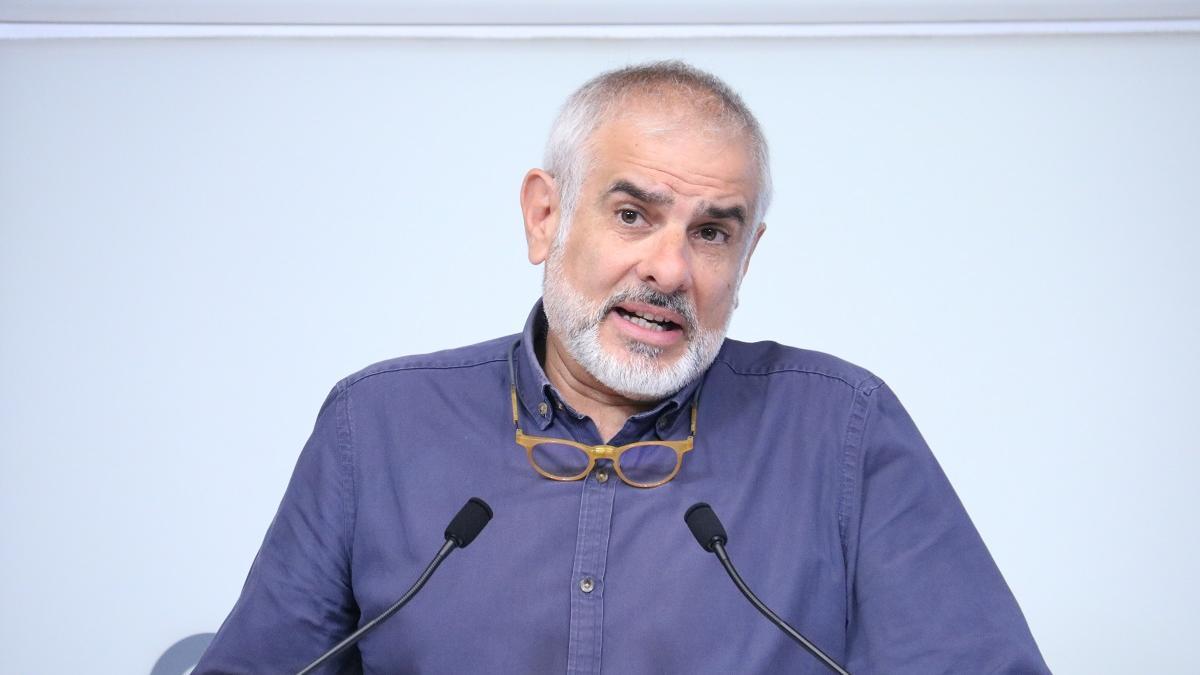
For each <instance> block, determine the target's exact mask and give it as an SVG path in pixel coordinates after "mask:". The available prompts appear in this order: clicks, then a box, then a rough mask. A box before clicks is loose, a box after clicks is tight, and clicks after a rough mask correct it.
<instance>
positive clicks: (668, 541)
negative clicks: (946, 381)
mask: <svg viewBox="0 0 1200 675" xmlns="http://www.w3.org/2000/svg"><path fill="white" fill-rule="evenodd" d="M544 331H545V319H544V317H543V315H542V313H541V304H540V303H539V304H538V305H537V306H535V308H534V311H533V312H532V313H531V315H530V318H529V321H528V322H527V325H526V327H525V331H524V332H523V333H522V334H521V335H515V336H509V337H505V338H500V339H497V340H492V341H490V342H484V343H481V344H477V345H472V346H470V347H464V348H461V349H454V350H449V351H444V352H438V353H435V354H428V355H423V356H410V357H404V358H400V359H395V360H392V361H386V362H383V363H380V364H376V365H374V366H371V367H369V368H367V369H365V370H363V371H361V372H359V373H357V374H355V375H352V376H350V377H348V378H346V379H345V380H342V381H341V382H339V383H338V384H337V386H335V387H334V389H333V391H332V392H331V393H330V394H329V397H328V399H326V401H325V404H324V406H323V407H322V408H321V412H320V414H319V415H318V417H317V422H316V428H315V429H314V430H313V434H312V437H311V438H310V439H309V441H308V443H307V445H306V446H305V447H304V450H303V452H302V453H301V455H300V459H299V461H298V463H297V465H296V469H295V473H294V474H293V476H292V479H291V483H290V484H289V486H288V489H287V492H286V493H285V495H284V497H283V502H282V504H280V507H279V512H278V514H277V515H276V517H275V519H274V521H273V522H272V523H271V526H270V529H269V530H268V531H267V534H266V538H265V540H264V541H263V545H262V549H261V550H260V551H259V553H258V556H257V558H255V560H254V564H253V566H252V567H251V569H250V574H249V576H248V578H247V579H246V584H245V587H244V588H243V590H242V595H241V597H240V598H239V600H238V602H237V604H236V605H235V606H234V608H233V611H232V612H231V613H230V615H229V618H228V619H226V621H225V623H224V624H223V625H222V626H221V629H220V631H219V632H218V634H217V636H216V638H215V639H214V640H213V642H212V644H211V646H210V647H209V650H208V651H207V652H206V654H205V656H204V658H203V659H202V660H201V662H200V664H199V665H198V666H197V667H196V669H195V670H194V671H193V672H194V673H195V674H196V675H200V674H201V673H294V672H295V671H297V670H299V669H300V668H301V667H303V666H304V665H306V664H307V663H308V662H310V661H311V660H313V659H314V658H316V657H317V656H318V655H319V654H321V653H322V652H324V651H325V650H326V649H328V648H329V647H331V646H332V645H334V644H335V643H337V642H338V641H339V640H340V639H341V638H342V637H344V636H346V635H347V634H349V633H350V632H351V631H353V630H354V628H355V627H356V626H358V625H360V624H362V623H365V622H366V621H369V620H370V619H372V618H374V617H375V616H377V615H378V614H379V613H381V612H382V611H383V610H384V609H386V608H387V607H388V606H389V605H391V604H392V603H393V602H394V601H395V600H396V599H398V598H399V597H400V595H402V594H403V593H404V591H405V590H406V589H407V588H408V587H409V585H410V584H411V583H412V582H413V581H414V580H415V579H416V577H417V576H418V574H419V573H420V572H421V570H422V569H423V568H424V567H425V565H426V564H427V563H428V562H429V560H430V559H431V558H432V556H433V554H434V553H435V552H436V551H437V549H438V548H439V546H440V545H441V544H442V541H443V538H442V531H443V529H444V528H445V526H446V523H447V522H449V520H450V518H451V517H452V516H453V515H454V513H455V512H456V511H457V510H458V509H459V507H461V506H462V504H463V502H465V501H466V499H467V498H468V497H471V496H478V497H482V498H483V499H484V500H486V501H487V502H488V503H489V504H491V506H492V508H493V509H494V511H495V514H496V515H495V518H494V519H493V520H492V522H491V524H489V525H488V527H487V528H486V529H485V530H484V531H483V533H482V534H480V536H479V538H478V539H477V540H476V541H475V542H474V543H473V544H471V546H470V548H468V549H465V550H463V551H459V552H456V553H454V554H453V555H452V556H451V557H450V558H449V559H448V560H447V561H446V562H445V563H444V564H443V565H442V567H441V568H440V569H439V570H438V572H437V574H436V575H434V577H433V579H432V580H431V581H430V582H429V585H428V586H426V587H425V589H424V590H423V591H422V592H421V593H420V594H419V595H417V597H416V598H415V599H414V600H413V601H412V602H411V603H410V604H409V605H408V606H407V607H405V608H404V609H403V610H401V611H400V613H399V614H397V615H395V616H394V617H392V618H391V619H390V620H389V621H388V622H387V623H386V624H384V625H383V626H382V627H380V628H379V629H378V630H376V631H375V632H374V633H373V634H371V635H370V636H368V637H367V638H366V639H364V640H363V641H362V642H360V643H359V645H358V647H357V648H356V649H352V650H350V651H349V652H347V653H346V655H344V657H343V658H342V659H341V660H340V663H339V664H338V665H337V666H331V667H328V668H327V669H326V670H325V671H323V672H331V673H332V672H359V671H360V670H361V671H364V672H370V673H522V674H525V673H562V672H564V671H565V672H569V673H601V672H603V673H722V674H726V673H782V672H789V673H821V672H826V671H825V669H824V667H823V666H822V665H820V664H819V663H818V662H817V661H816V660H815V659H814V658H813V657H812V656H810V655H809V654H808V653H807V652H805V651H804V650H802V649H801V648H800V647H799V646H798V645H796V644H795V643H793V642H792V641H791V640H790V639H788V637H787V636H785V635H784V634H783V633H782V632H780V631H779V630H778V629H776V628H775V627H774V626H772V625H771V624H770V623H768V622H767V621H766V620H765V619H764V618H763V617H762V616H761V615H759V614H758V613H757V611H756V610H755V609H754V608H753V607H752V606H751V605H750V604H749V603H748V602H746V600H745V599H744V598H743V597H742V596H741V595H740V594H739V593H738V591H737V589H736V588H735V587H734V585H733V584H732V583H731V582H730V580H729V578H728V577H727V576H726V575H725V572H724V570H723V569H722V568H721V565H720V563H719V562H718V561H717V560H716V558H715V557H714V556H713V555H711V554H709V553H705V552H704V551H703V550H701V549H700V547H699V546H697V544H696V542H695V540H694V539H693V538H692V535H691V533H690V532H689V531H688V528H687V526H686V525H685V524H684V522H683V514H684V511H685V510H686V509H687V508H688V507H689V506H690V505H692V504H693V503H695V502H697V501H706V502H708V503H710V504H712V506H713V508H714V509H715V511H716V513H717V514H718V515H719V516H720V517H721V519H722V520H723V521H724V523H725V527H726V529H727V530H728V532H729V538H730V539H729V544H728V546H727V550H728V551H729V555H730V557H731V558H732V559H733V561H734V564H736V565H737V566H738V569H739V571H740V572H741V574H742V576H743V577H744V578H745V579H746V580H747V582H748V583H749V584H750V586H751V588H753V589H754V590H755V591H756V592H757V594H758V595H759V596H760V597H761V598H762V599H763V601H764V602H766V603H767V604H768V605H769V606H770V607H771V608H772V609H774V610H775V612H776V613H778V614H779V615H780V616H782V617H783V618H784V619H785V620H786V621H788V622H789V623H791V624H792V625H793V626H795V627H796V628H797V629H798V630H799V631H800V632H801V633H803V634H804V635H805V636H806V637H808V638H809V639H810V640H812V641H813V642H815V643H816V644H817V645H818V646H820V647H821V648H822V649H823V650H824V651H826V652H827V653H828V654H829V655H830V656H832V657H833V658H834V659H836V660H837V661H839V662H840V663H842V664H843V665H844V666H846V668H847V669H848V670H850V671H851V672H854V673H920V674H922V675H928V674H930V673H984V672H987V673H1045V672H1048V670H1047V668H1046V665H1045V663H1044V662H1043V660H1042V657H1041V655H1040V654H1039V652H1038V648H1037V645H1036V644H1035V643H1034V640H1033V637H1032V636H1031V635H1030V632H1029V628H1028V627H1027V626H1026V624H1025V620H1024V618H1023V617H1022V615H1021V610H1020V609H1019V608H1018V606H1017V603H1016V601H1015V600H1014V599H1013V596H1012V594H1011V592H1010V591H1009V589H1008V587H1007V585H1006V584H1005V583H1004V579H1003V578H1002V577H1001V576H1000V572H999V571H998V570H997V569H996V565H995V563H993V562H992V559H991V556H990V555H989V554H988V552H987V549H986V548H985V547H984V544H983V541H982V540H981V539H980V537H979V534H978V533H977V532H976V531H975V528H974V527H973V526H972V524H971V521H970V519H969V518H968V517H967V514H966V512H965V511H964V510H963V507H962V505H961V503H960V502H959V500H958V498H957V496H956V495H955V494H954V490H953V489H952V488H951V486H950V484H949V482H947V480H946V477H945V475H944V474H943V473H942V470H941V468H940V467H939V466H938V464H937V462H936V461H935V460H934V458H933V455H932V454H931V453H930V451H929V448H928V447H927V446H926V445H925V442H924V441H923V440H922V439H921V436H920V434H919V432H918V431H917V428H916V427H915V426H914V425H913V422H912V420H911V419H909V417H908V415H907V414H906V413H905V411H904V409H903V408H902V407H901V406H900V403H899V401H897V400H896V397H895V396H894V395H893V394H892V392H891V390H890V389H888V387H887V385H885V384H884V383H883V382H882V381H881V380H879V378H877V377H875V376H874V375H872V374H871V373H869V372H867V371H865V370H863V369H861V368H858V367H856V366H853V365H851V364H849V363H846V362H845V361H841V360H838V359H836V358H834V357H831V356H828V355H825V354H820V353H817V352H811V351H805V350H800V349H794V348H791V347H785V346H782V345H779V344H776V343H773V342H759V343H753V344H748V343H743V342H737V341H734V340H726V342H725V344H724V346H723V347H722V349H721V352H720V354H719V355H718V356H717V358H716V361H715V362H714V363H713V365H712V366H711V367H710V368H709V369H708V371H707V372H706V373H705V375H704V376H703V377H702V378H701V380H700V382H697V383H693V384H692V385H690V386H689V387H687V388H685V389H684V390H683V391H681V392H679V393H678V394H676V395H675V396H673V397H671V398H670V399H667V400H665V401H662V402H661V403H660V404H659V405H657V406H656V407H654V409H652V410H649V411H647V412H644V413H640V414H638V415H635V416H633V417H631V418H629V420H628V421H627V422H626V423H625V426H624V427H623V428H622V429H621V431H620V432H619V433H618V434H617V436H616V437H615V438H613V439H611V442H612V443H613V444H623V443H629V442H633V441H636V440H651V439H682V438H686V436H687V431H688V421H689V420H688V417H689V415H688V410H689V407H688V406H689V405H690V402H691V397H692V394H693V393H695V387H696V386H698V385H701V386H702V389H701V391H700V394H701V395H700V397H699V411H698V421H697V427H696V440H695V449H694V450H693V451H692V452H690V453H687V454H686V455H685V456H684V463H683V468H682V469H681V470H680V472H679V475H678V476H677V477H676V478H675V479H674V480H673V481H671V482H670V483H668V484H666V485H664V486H662V487H658V488H652V489H637V488H633V487H630V486H628V485H625V484H624V483H622V482H621V481H620V480H619V479H617V478H616V477H615V476H613V477H612V478H611V479H609V480H599V479H598V470H599V467H598V469H597V471H594V472H593V473H592V474H591V475H590V476H589V477H588V478H587V479H586V480H583V481H577V482H570V483H563V482H556V481H550V480H547V479H545V478H542V477H541V476H539V475H537V474H536V473H535V472H534V470H533V468H532V467H531V466H530V465H529V462H528V460H527V459H526V456H525V452H524V450H523V449H521V448H520V447H519V446H517V444H516V443H515V442H514V440H513V426H512V413H511V408H510V403H509V401H510V397H509V370H508V358H509V354H510V352H511V353H512V354H513V358H514V359H515V363H514V366H515V369H516V375H517V392H518V399H519V401H520V415H521V427H522V429H523V430H524V431H525V432H526V433H530V434H537V435H542V436H554V437H561V438H573V439H575V440H577V441H581V442H584V443H589V444H598V443H601V442H603V441H602V439H600V438H599V437H598V435H597V431H596V428H595V426H594V425H593V424H592V423H591V421H590V420H589V419H588V418H586V417H582V416H580V415H578V414H576V413H575V412H574V411H572V410H571V408H570V407H569V406H567V405H566V404H565V403H563V402H562V401H561V399H560V397H559V396H558V395H557V394H556V392H555V391H554V388H553V387H552V386H551V385H550V383H549V382H548V380H547V379H546V375H545V373H544V372H543V371H542V368H541V366H540V365H539V364H538V360H537V358H536V356H535V349H536V347H535V346H534V345H535V344H540V342H541V341H542V339H543V335H544ZM514 347H515V348H514ZM585 580H586V582H585Z"/></svg>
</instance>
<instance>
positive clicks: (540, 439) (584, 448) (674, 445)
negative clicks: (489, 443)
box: [508, 345, 700, 488]
mask: <svg viewBox="0 0 1200 675" xmlns="http://www.w3.org/2000/svg"><path fill="white" fill-rule="evenodd" d="M513 346H514V348H515V347H516V345H513ZM508 371H509V377H510V382H511V384H510V385H509V394H510V397H511V399H512V420H513V428H515V429H516V441H517V445H519V446H521V447H522V448H525V456H526V457H527V458H528V459H529V464H530V466H532V467H533V470H534V471H536V472H538V473H539V474H540V475H541V476H543V477H545V478H549V479H550V480H556V481H562V482H570V481H576V480H583V479H584V478H587V475H588V474H589V473H591V472H592V469H593V468H595V467H596V460H599V459H607V460H610V461H611V462H612V465H613V469H614V470H615V471H616V472H617V476H618V477H620V479H621V480H622V481H623V482H624V483H625V484H626V485H631V486H633V487H635V488H654V487H658V486H660V485H665V484H666V483H669V482H671V479H673V478H675V476H676V475H677V474H678V473H679V469H680V468H682V467H683V456H684V455H685V454H687V453H689V452H691V451H692V448H694V447H695V440H696V408H697V407H698V404H699V398H700V388H699V387H698V386H697V388H696V395H695V396H694V397H693V398H692V414H691V417H692V419H691V428H690V429H689V431H688V437H687V438H685V439H684V440H682V441H638V442H636V443H627V444H625V445H615V446H614V445H588V444H586V443H580V442H578V441H573V440H568V439H564V438H550V437H548V436H530V435H529V434H526V433H525V432H524V431H521V424H520V419H519V417H518V415H517V375H516V371H515V369H514V368H513V358H512V351H510V352H509V354H508ZM543 443H552V444H555V445H568V446H570V447H573V448H576V449H578V450H580V451H581V452H583V453H584V454H586V455H587V456H588V463H587V467H585V468H584V469H583V471H580V472H579V473H578V474H575V475H573V476H556V475H554V474H552V473H549V472H547V471H545V470H543V469H542V467H540V466H538V464H537V462H536V461H535V460H534V459H533V449H534V447H536V446H538V445H541V444H543ZM647 445H661V446H664V447H667V448H670V449H672V450H674V451H675V468H674V469H673V470H672V471H671V473H670V474H669V475H668V476H667V477H666V478H664V479H662V480H660V481H655V482H653V483H639V482H638V481H635V480H630V478H629V477H628V476H626V475H625V472H624V471H622V470H621V455H622V454H624V453H625V452H626V451H627V450H632V449H633V448H639V447H644V446H647Z"/></svg>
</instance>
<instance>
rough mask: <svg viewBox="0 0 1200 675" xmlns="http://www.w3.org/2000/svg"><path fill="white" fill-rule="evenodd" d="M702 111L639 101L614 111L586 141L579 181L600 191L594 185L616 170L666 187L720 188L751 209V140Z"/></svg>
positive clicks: (754, 185) (754, 171)
mask: <svg viewBox="0 0 1200 675" xmlns="http://www.w3.org/2000/svg"><path fill="white" fill-rule="evenodd" d="M705 112H706V111H704V110H695V109H690V108H687V107H678V106H677V107H669V108H666V109H654V108H651V107H650V106H648V105H646V104H645V103H644V102H640V103H639V104H637V105H633V106H630V107H629V108H627V109H623V110H618V111H615V112H614V113H613V114H612V115H610V116H608V118H607V119H605V120H604V121H603V122H602V123H601V124H599V125H598V126H597V127H596V129H595V130H594V131H593V132H592V134H591V136H590V137H589V139H588V148H587V154H588V155H589V159H590V161H589V162H588V170H587V175H586V177H585V180H584V182H585V183H587V184H589V185H590V188H591V189H593V190H595V189H602V188H603V186H598V185H597V181H600V182H603V181H607V180H610V179H611V177H610V176H609V175H608V174H610V173H612V172H613V171H621V170H624V171H626V172H630V171H632V172H634V173H642V174H644V175H645V177H646V178H647V179H650V180H655V179H664V180H666V181H667V182H670V178H671V177H672V176H674V177H676V178H679V179H680V180H682V181H683V182H684V183H689V182H690V183H692V184H695V185H710V186H714V187H716V186H721V187H722V188H723V189H725V190H726V191H733V192H737V193H739V194H741V196H742V197H743V198H744V199H745V200H746V201H747V202H748V203H750V204H751V205H752V204H753V202H754V199H755V198H756V195H757V191H758V180H759V176H758V167H757V163H756V162H755V158H754V152H753V140H752V137H751V136H750V134H749V133H747V131H746V130H745V129H744V128H742V127H741V126H740V125H736V124H730V123H728V122H727V121H726V120H723V119H719V118H717V119H714V118H713V117H712V116H711V115H706V114H704V113H705Z"/></svg>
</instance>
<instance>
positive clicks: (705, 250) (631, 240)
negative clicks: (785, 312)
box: [544, 111, 761, 400]
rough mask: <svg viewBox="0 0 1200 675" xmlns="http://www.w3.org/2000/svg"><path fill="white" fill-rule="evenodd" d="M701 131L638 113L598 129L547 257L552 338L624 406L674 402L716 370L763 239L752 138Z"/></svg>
mask: <svg viewBox="0 0 1200 675" xmlns="http://www.w3.org/2000/svg"><path fill="white" fill-rule="evenodd" d="M706 126H707V125H705V124H702V123H695V124H689V123H688V121H687V120H680V119H679V118H678V117H667V116H663V115H661V114H658V113H655V112H652V111H643V112H640V113H636V114H625V115H623V116H620V117H618V118H617V119H615V120H612V121H609V122H607V123H605V124H604V125H602V126H601V127H600V128H599V129H597V130H596V132H595V134H594V135H593V137H592V139H591V140H592V143H591V159H592V162H591V164H590V170H589V171H588V173H587V175H586V176H585V178H584V181H583V185H582V187H581V189H580V193H579V197H578V200H577V204H576V208H575V213H574V216H573V222H572V223H571V225H570V229H569V232H568V234H567V238H566V240H565V242H563V243H562V244H560V245H556V246H555V247H554V248H553V249H552V250H551V252H550V255H549V259H548V261H547V265H546V277H545V283H544V302H545V310H546V316H547V318H548V320H549V324H550V329H551V334H552V338H557V339H558V340H559V341H560V342H561V344H562V345H563V346H564V348H565V350H566V352H567V353H568V354H569V355H570V356H571V358H572V359H574V360H575V361H576V362H577V363H579V364H580V365H582V366H583V367H584V368H585V369H586V370H587V371H588V372H589V373H590V374H591V375H592V376H593V377H595V378H596V379H597V380H598V381H599V382H600V383H602V384H604V385H605V386H607V387H609V388H610V389H612V390H614V391H616V392H618V393H620V394H623V395H625V396H628V397H629V398H633V399H638V400H655V399H660V398H663V397H665V396H668V395H670V394H672V393H674V392H675V391H677V390H679V389H680V388H682V387H683V386H684V385H686V384H687V383H688V382H690V381H691V380H692V379H695V378H696V377H697V376H699V375H700V373H702V372H703V371H704V369H705V368H707V367H708V366H709V364H711V363H712V359H713V358H714V357H715V356H716V353H717V351H718V350H719V349H720V345H721V341H722V340H723V339H724V336H725V330H726V328H727V327H728V324H729V319H730V317H731V315H732V312H733V308H734V305H735V304H736V297H737V290H738V286H739V284H740V283H741V278H742V274H743V272H744V270H745V264H746V263H747V262H748V259H749V255H750V252H751V251H752V249H753V244H754V243H755V242H756V241H757V238H758V236H759V235H760V234H761V229H760V228H758V227H757V226H756V224H755V223H752V222H750V219H751V218H752V217H753V213H752V208H753V205H754V198H755V195H756V190H757V188H758V186H757V171H756V169H757V167H756V165H755V163H754V161H753V158H752V156H751V154H750V152H749V151H748V148H747V144H746V139H745V138H744V137H743V136H742V135H741V134H735V133H729V132H716V131H707V132H706V131H704V129H705V127H706ZM698 129H699V130H698Z"/></svg>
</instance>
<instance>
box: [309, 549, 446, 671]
mask: <svg viewBox="0 0 1200 675" xmlns="http://www.w3.org/2000/svg"><path fill="white" fill-rule="evenodd" d="M457 547H458V544H456V543H455V542H454V540H453V539H447V540H446V543H444V544H442V548H441V550H439V551H438V552H437V555H436V556H434V557H433V561H432V562H430V563H429V566H428V567H426V568H425V571H424V572H421V576H419V577H417V580H416V582H414V583H413V585H412V587H411V588H409V589H408V591H407V592H406V593H405V594H404V595H403V596H401V598H400V599H399V600H397V601H396V602H395V604H393V605H392V606H391V607H388V608H387V609H386V610H384V612H383V614H380V615H379V616H377V617H375V618H374V619H371V620H370V621H369V622H367V623H365V624H363V626H362V627H361V628H359V629H358V630H356V631H354V632H353V633H351V634H350V636H349V637H347V638H346V639H345V640H342V641H341V642H339V643H337V644H336V645H334V647H333V649H330V650H329V651H327V652H325V653H324V654H322V655H321V657H320V658H318V659H317V660H316V661H313V662H312V663H310V664H308V666H307V667H305V668H304V670H301V671H300V672H298V673H296V675H309V674H310V673H314V672H316V670H317V668H320V667H321V666H322V665H324V664H325V662H326V661H329V660H330V659H332V658H333V657H335V656H337V655H338V654H341V653H342V652H344V651H346V650H347V649H349V648H350V647H351V646H353V645H354V643H356V642H358V641H359V640H361V639H363V637H364V636H366V634H367V633H370V632H371V631H373V630H375V627H376V626H378V625H379V624H381V623H383V622H384V621H386V620H387V619H388V618H389V617H390V616H392V615H393V614H395V613H396V612H399V611H400V608H401V607H404V606H405V605H407V604H408V601H409V600H412V599H413V596H414V595H416V594H417V591H419V590H421V588H423V587H424V586H425V582H427V581H429V577H431V576H433V572H434V570H436V569H437V568H438V565H441V564H442V561H443V560H445V559H446V556H448V555H450V552H451V551H453V550H454V549H455V548H457Z"/></svg>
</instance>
